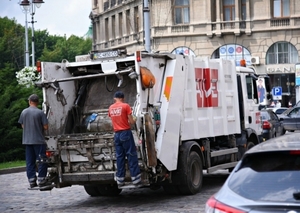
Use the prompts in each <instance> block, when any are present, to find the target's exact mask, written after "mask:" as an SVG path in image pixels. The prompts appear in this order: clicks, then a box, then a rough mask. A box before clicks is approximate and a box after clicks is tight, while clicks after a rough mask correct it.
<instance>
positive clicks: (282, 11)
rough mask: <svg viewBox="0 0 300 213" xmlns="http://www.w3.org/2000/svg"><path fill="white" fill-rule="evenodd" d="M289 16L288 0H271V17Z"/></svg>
mask: <svg viewBox="0 0 300 213" xmlns="http://www.w3.org/2000/svg"><path fill="white" fill-rule="evenodd" d="M289 16H290V0H273V17H274V18H282V17H289Z"/></svg>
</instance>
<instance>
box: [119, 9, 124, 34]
mask: <svg viewBox="0 0 300 213" xmlns="http://www.w3.org/2000/svg"><path fill="white" fill-rule="evenodd" d="M121 37H123V14H122V13H119V38H121Z"/></svg>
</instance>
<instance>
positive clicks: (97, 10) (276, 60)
mask: <svg viewBox="0 0 300 213" xmlns="http://www.w3.org/2000/svg"><path fill="white" fill-rule="evenodd" d="M144 1H145V0H92V13H91V15H90V18H91V20H92V23H93V50H106V49H115V48H123V47H126V48H127V51H128V52H129V53H133V52H134V51H136V50H145V47H144V35H145V34H144V28H143V26H144V11H149V14H150V26H151V27H150V35H151V36H150V37H151V42H150V43H151V51H152V52H158V51H159V52H173V53H177V54H178V53H183V54H191V55H195V56H206V57H210V58H227V59H232V60H235V61H236V63H237V64H238V63H239V61H240V60H241V59H245V60H246V62H247V65H248V66H252V67H254V68H255V69H256V71H257V73H258V74H268V75H269V76H270V79H271V83H272V86H273V87H282V105H283V106H285V105H287V104H288V102H289V101H292V102H293V103H295V102H296V101H298V100H299V99H300V98H297V97H298V96H299V95H298V89H299V86H300V70H299V76H298V75H297V73H296V72H295V70H296V68H295V67H296V66H295V64H296V63H298V62H300V57H299V54H300V0H149V1H148V4H149V8H145V7H144ZM298 78H299V79H298Z"/></svg>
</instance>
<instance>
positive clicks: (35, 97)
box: [28, 94, 39, 103]
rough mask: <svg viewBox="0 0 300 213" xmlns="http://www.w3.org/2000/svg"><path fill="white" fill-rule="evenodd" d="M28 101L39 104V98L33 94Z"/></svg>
mask: <svg viewBox="0 0 300 213" xmlns="http://www.w3.org/2000/svg"><path fill="white" fill-rule="evenodd" d="M28 101H31V102H34V103H38V102H39V96H37V95H36V94H32V95H30V96H29V98H28Z"/></svg>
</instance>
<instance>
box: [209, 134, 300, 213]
mask: <svg viewBox="0 0 300 213" xmlns="http://www.w3.org/2000/svg"><path fill="white" fill-rule="evenodd" d="M299 180H300V133H294V134H286V135H283V136H281V137H277V138H272V139H270V140H268V141H266V142H264V143H260V144H258V145H256V146H254V147H253V148H251V149H250V150H248V151H247V152H246V153H245V154H244V155H243V157H242V159H241V160H240V161H239V163H238V164H237V165H236V167H235V168H234V169H233V171H232V172H231V174H230V175H229V176H228V178H227V180H226V182H225V183H224V185H223V186H222V187H221V189H220V190H219V191H218V192H217V193H215V194H214V195H213V196H212V197H210V198H209V200H208V201H207V202H206V208H205V212H206V213H216V212H222V213H226V212H235V213H246V212H250V213H251V212H253V213H254V212H255V213H263V212H265V213H267V212H268V213H271V212H272V213H276V212H291V213H292V212H293V213H296V212H300V183H299Z"/></svg>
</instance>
